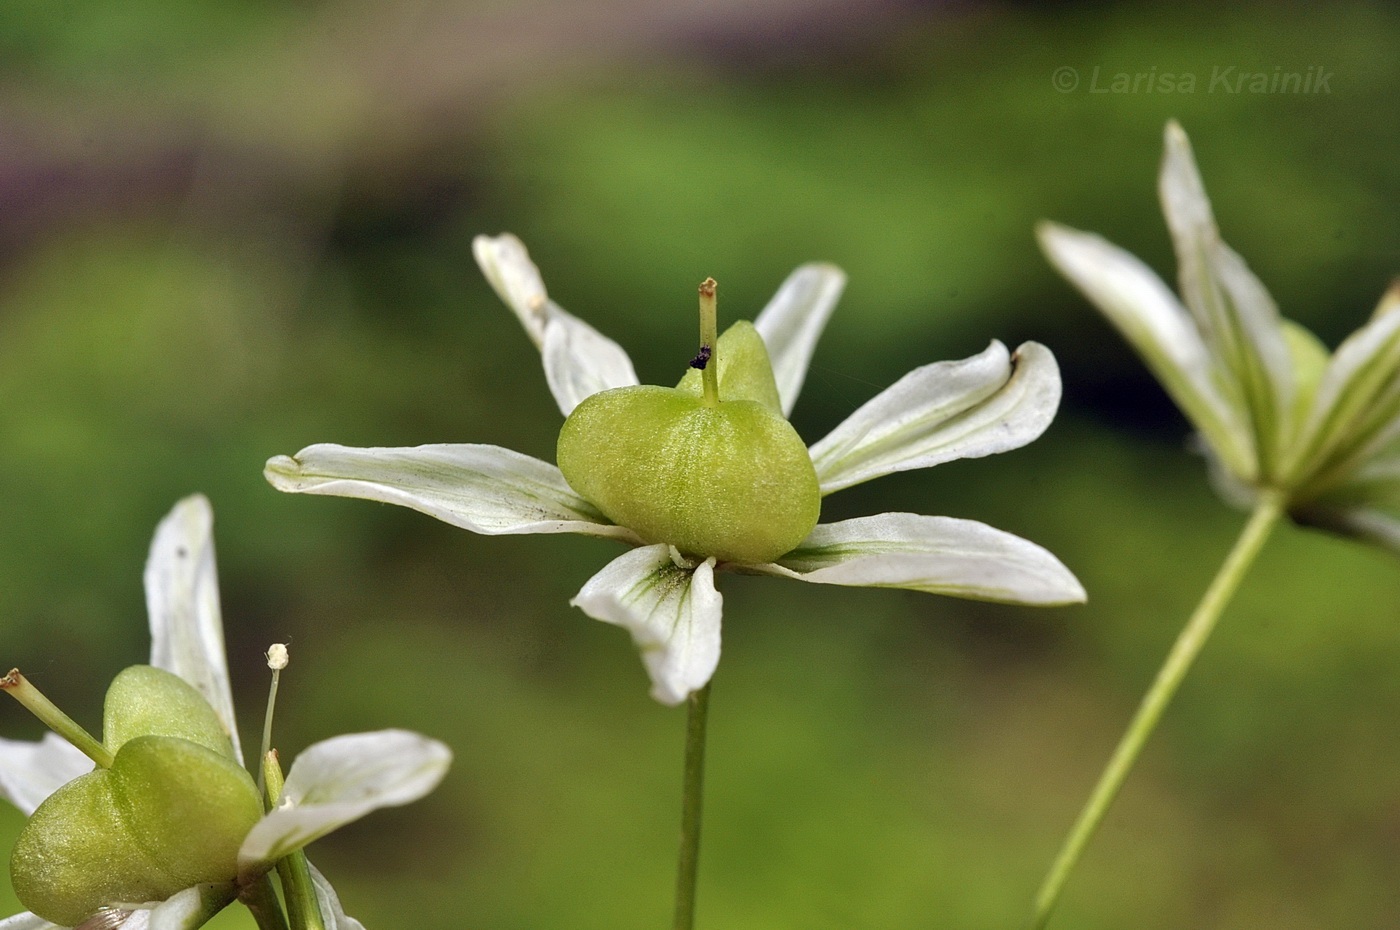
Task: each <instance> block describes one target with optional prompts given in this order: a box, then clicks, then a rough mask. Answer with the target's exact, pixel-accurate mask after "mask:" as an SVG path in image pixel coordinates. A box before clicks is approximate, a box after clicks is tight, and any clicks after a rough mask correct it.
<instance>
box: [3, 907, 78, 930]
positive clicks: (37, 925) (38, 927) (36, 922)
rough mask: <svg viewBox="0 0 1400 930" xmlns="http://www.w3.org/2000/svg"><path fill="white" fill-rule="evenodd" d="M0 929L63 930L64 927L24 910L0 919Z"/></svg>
mask: <svg viewBox="0 0 1400 930" xmlns="http://www.w3.org/2000/svg"><path fill="white" fill-rule="evenodd" d="M0 930H64V928H63V927H60V926H59V925H58V924H51V923H49V922H48V921H47V920H45V919H44V918H42V917H35V916H34V915H33V914H31V913H29V912H28V911H25V912H24V913H23V914H16V915H15V916H13V917H6V918H5V919H4V920H0Z"/></svg>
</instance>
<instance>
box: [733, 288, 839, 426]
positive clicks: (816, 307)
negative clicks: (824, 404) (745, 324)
mask: <svg viewBox="0 0 1400 930" xmlns="http://www.w3.org/2000/svg"><path fill="white" fill-rule="evenodd" d="M845 287H846V275H845V273H844V272H843V271H841V269H840V268H837V267H836V266H835V265H825V264H818V263H814V264H809V265H803V266H802V267H800V268H798V269H797V270H796V271H794V272H793V273H792V274H790V275H788V277H787V280H786V281H784V282H783V284H782V286H781V287H779V288H778V293H776V294H774V295H773V299H772V300H770V301H768V306H766V307H764V308H763V312H762V313H760V314H759V315H758V319H756V320H754V321H753V325H754V328H755V329H757V330H758V334H759V335H760V336H762V337H763V343H764V345H765V346H767V348H768V357H769V359H770V360H771V361H772V362H773V377H774V380H776V381H777V383H778V396H779V398H780V399H781V400H782V403H783V415H784V416H787V415H788V414H790V413H792V407H793V404H795V403H797V395H798V394H800V393H801V392H802V382H803V381H804V380H805V379H806V377H807V366H808V365H809V364H810V363H811V361H812V350H813V349H815V348H816V345H817V339H818V338H819V337H820V336H821V334H822V330H823V329H825V328H826V321H827V320H828V319H830V318H831V311H832V310H834V309H835V308H836V301H837V300H839V299H840V298H841V291H842V290H843V289H845Z"/></svg>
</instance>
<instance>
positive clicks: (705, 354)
mask: <svg viewBox="0 0 1400 930" xmlns="http://www.w3.org/2000/svg"><path fill="white" fill-rule="evenodd" d="M708 364H710V347H709V346H701V347H700V354H699V355H697V356H695V357H694V358H693V359H691V360H690V367H691V368H699V369H700V370H701V371H704V370H705V366H706V365H708Z"/></svg>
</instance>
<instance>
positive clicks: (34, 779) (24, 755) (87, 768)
mask: <svg viewBox="0 0 1400 930" xmlns="http://www.w3.org/2000/svg"><path fill="white" fill-rule="evenodd" d="M91 771H92V760H91V759H89V758H88V757H87V756H85V755H83V754H82V753H81V752H79V751H78V750H77V749H75V748H74V747H73V744H71V743H69V742H68V741H67V740H66V739H64V738H63V737H61V736H59V735H58V734H56V733H45V734H44V737H43V739H41V740H39V741H38V742H29V741H27V740H16V739H5V738H4V737H0V797H3V798H4V799H5V800H7V801H9V802H10V803H11V804H13V805H14V806H15V807H17V808H19V809H20V811H21V812H22V813H23V814H24V815H25V816H26V817H27V816H29V815H30V814H32V813H34V809H35V808H36V807H38V806H39V805H40V804H41V803H42V802H43V801H44V799H45V798H47V797H48V796H49V795H51V794H53V793H54V792H55V791H57V790H58V789H59V788H61V787H63V786H64V785H66V784H68V783H69V782H70V781H72V780H73V779H75V778H77V777H78V776H79V775H86V774H87V773H88V772H91ZM3 926H4V924H0V927H3Z"/></svg>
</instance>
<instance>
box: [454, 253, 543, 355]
mask: <svg viewBox="0 0 1400 930" xmlns="http://www.w3.org/2000/svg"><path fill="white" fill-rule="evenodd" d="M472 254H473V255H474V256H476V263H477V265H478V266H479V267H480V268H481V273H482V274H483V275H485V276H486V280H487V281H488V282H489V283H490V284H491V287H492V288H493V289H494V290H495V291H496V294H497V295H499V296H500V298H501V300H502V301H503V302H504V303H505V305H506V306H507V307H509V308H510V309H511V310H512V311H514V313H515V315H516V316H517V317H518V318H519V319H520V325H522V326H524V327H525V334H526V335H527V336H529V337H530V341H531V342H533V343H534V344H535V347H536V348H540V347H542V346H543V345H544V327H545V324H546V323H548V322H549V294H548V293H547V292H546V291H545V289H544V279H543V278H541V277H540V270H539V269H538V268H536V267H535V263H534V262H532V261H530V253H529V252H528V251H526V249H525V243H523V242H521V241H520V240H519V239H518V238H517V237H515V236H513V235H511V234H510V233H505V234H504V235H500V236H477V237H476V238H475V239H473V240H472Z"/></svg>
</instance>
